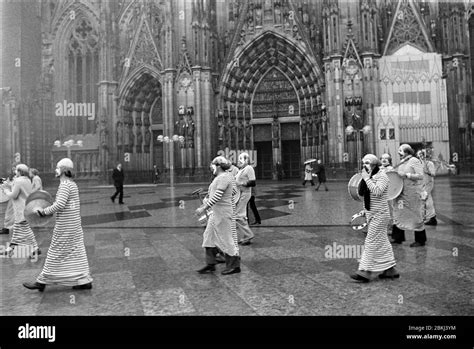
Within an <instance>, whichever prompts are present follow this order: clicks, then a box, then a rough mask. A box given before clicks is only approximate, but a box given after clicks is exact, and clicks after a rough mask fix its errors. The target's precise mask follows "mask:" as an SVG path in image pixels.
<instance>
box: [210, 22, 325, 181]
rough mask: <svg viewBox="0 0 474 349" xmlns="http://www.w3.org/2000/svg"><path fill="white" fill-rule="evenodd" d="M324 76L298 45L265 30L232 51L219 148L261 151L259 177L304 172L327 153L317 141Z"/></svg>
mask: <svg viewBox="0 0 474 349" xmlns="http://www.w3.org/2000/svg"><path fill="white" fill-rule="evenodd" d="M323 81H324V77H323V75H322V73H321V70H320V69H319V67H318V65H317V63H316V61H315V60H314V58H312V57H311V56H310V55H309V54H308V52H306V51H305V50H304V49H303V48H302V47H301V45H300V44H299V43H297V42H294V41H293V40H292V39H291V38H289V37H286V36H284V35H281V34H280V33H277V32H273V31H267V32H265V33H262V35H260V36H258V37H257V38H255V39H254V40H253V41H252V42H250V43H249V44H248V45H247V46H245V47H241V48H239V49H238V50H236V52H234V57H233V58H232V61H231V62H230V63H229V64H228V66H227V69H226V71H225V72H224V74H223V77H222V81H221V97H222V98H221V100H220V105H219V108H220V109H221V112H220V113H219V116H218V117H219V119H218V125H219V148H220V149H222V150H223V149H225V148H229V149H236V150H239V149H244V150H256V151H257V166H256V174H257V178H259V179H269V178H272V179H276V177H277V176H276V171H275V168H276V164H277V162H280V163H281V164H282V166H283V168H284V171H285V176H286V178H296V177H299V176H300V174H301V169H302V162H303V161H304V160H305V159H306V158H309V157H316V156H317V154H318V153H319V154H320V155H322V153H323V152H324V151H325V149H327V145H326V144H321V143H319V145H320V146H319V147H318V141H317V138H316V137H317V134H318V127H319V126H318V125H319V124H318V123H317V120H321V115H322V112H321V110H322V99H323V98H322V96H321V93H322V92H321V91H322V88H323Z"/></svg>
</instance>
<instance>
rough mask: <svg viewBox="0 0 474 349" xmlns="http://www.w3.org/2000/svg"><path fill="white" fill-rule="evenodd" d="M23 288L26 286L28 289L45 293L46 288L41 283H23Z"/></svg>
mask: <svg viewBox="0 0 474 349" xmlns="http://www.w3.org/2000/svg"><path fill="white" fill-rule="evenodd" d="M23 286H25V287H26V288H27V289H30V290H38V291H40V292H43V291H44V289H45V288H46V285H45V284H42V283H39V282H25V283H23Z"/></svg>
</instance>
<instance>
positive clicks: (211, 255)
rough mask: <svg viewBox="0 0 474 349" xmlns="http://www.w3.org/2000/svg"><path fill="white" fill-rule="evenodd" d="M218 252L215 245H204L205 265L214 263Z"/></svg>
mask: <svg viewBox="0 0 474 349" xmlns="http://www.w3.org/2000/svg"><path fill="white" fill-rule="evenodd" d="M218 252H219V250H218V248H217V247H206V264H207V265H216V264H217V261H216V256H217V253H218Z"/></svg>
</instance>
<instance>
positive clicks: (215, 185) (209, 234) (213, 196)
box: [202, 172, 239, 256]
mask: <svg viewBox="0 0 474 349" xmlns="http://www.w3.org/2000/svg"><path fill="white" fill-rule="evenodd" d="M236 194H237V187H236V184H235V179H234V176H233V175H232V174H231V173H230V172H224V173H222V174H220V175H218V176H217V177H216V178H214V180H213V181H212V183H211V185H210V186H209V199H205V203H206V204H207V206H209V207H212V214H211V215H210V217H209V221H208V222H207V226H206V230H205V231H204V239H203V243H202V247H218V248H219V249H220V250H221V251H222V252H224V253H225V254H227V255H229V256H238V255H239V247H238V243H237V230H236V223H235V195H236Z"/></svg>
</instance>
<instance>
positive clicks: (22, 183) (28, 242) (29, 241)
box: [5, 176, 38, 250]
mask: <svg viewBox="0 0 474 349" xmlns="http://www.w3.org/2000/svg"><path fill="white" fill-rule="evenodd" d="M31 191H32V185H31V181H30V179H29V178H28V177H26V176H19V177H16V178H15V179H14V180H13V185H12V189H11V191H10V190H8V189H5V194H6V195H7V196H8V197H9V198H10V200H11V202H12V206H13V216H14V219H15V221H14V224H13V235H12V239H11V242H10V245H11V246H16V245H23V246H31V247H32V248H33V250H38V243H37V242H36V239H35V235H34V234H33V230H31V227H30V225H29V224H28V222H27V221H26V219H25V215H24V211H25V204H26V199H27V197H28V196H29V195H30V194H31Z"/></svg>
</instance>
